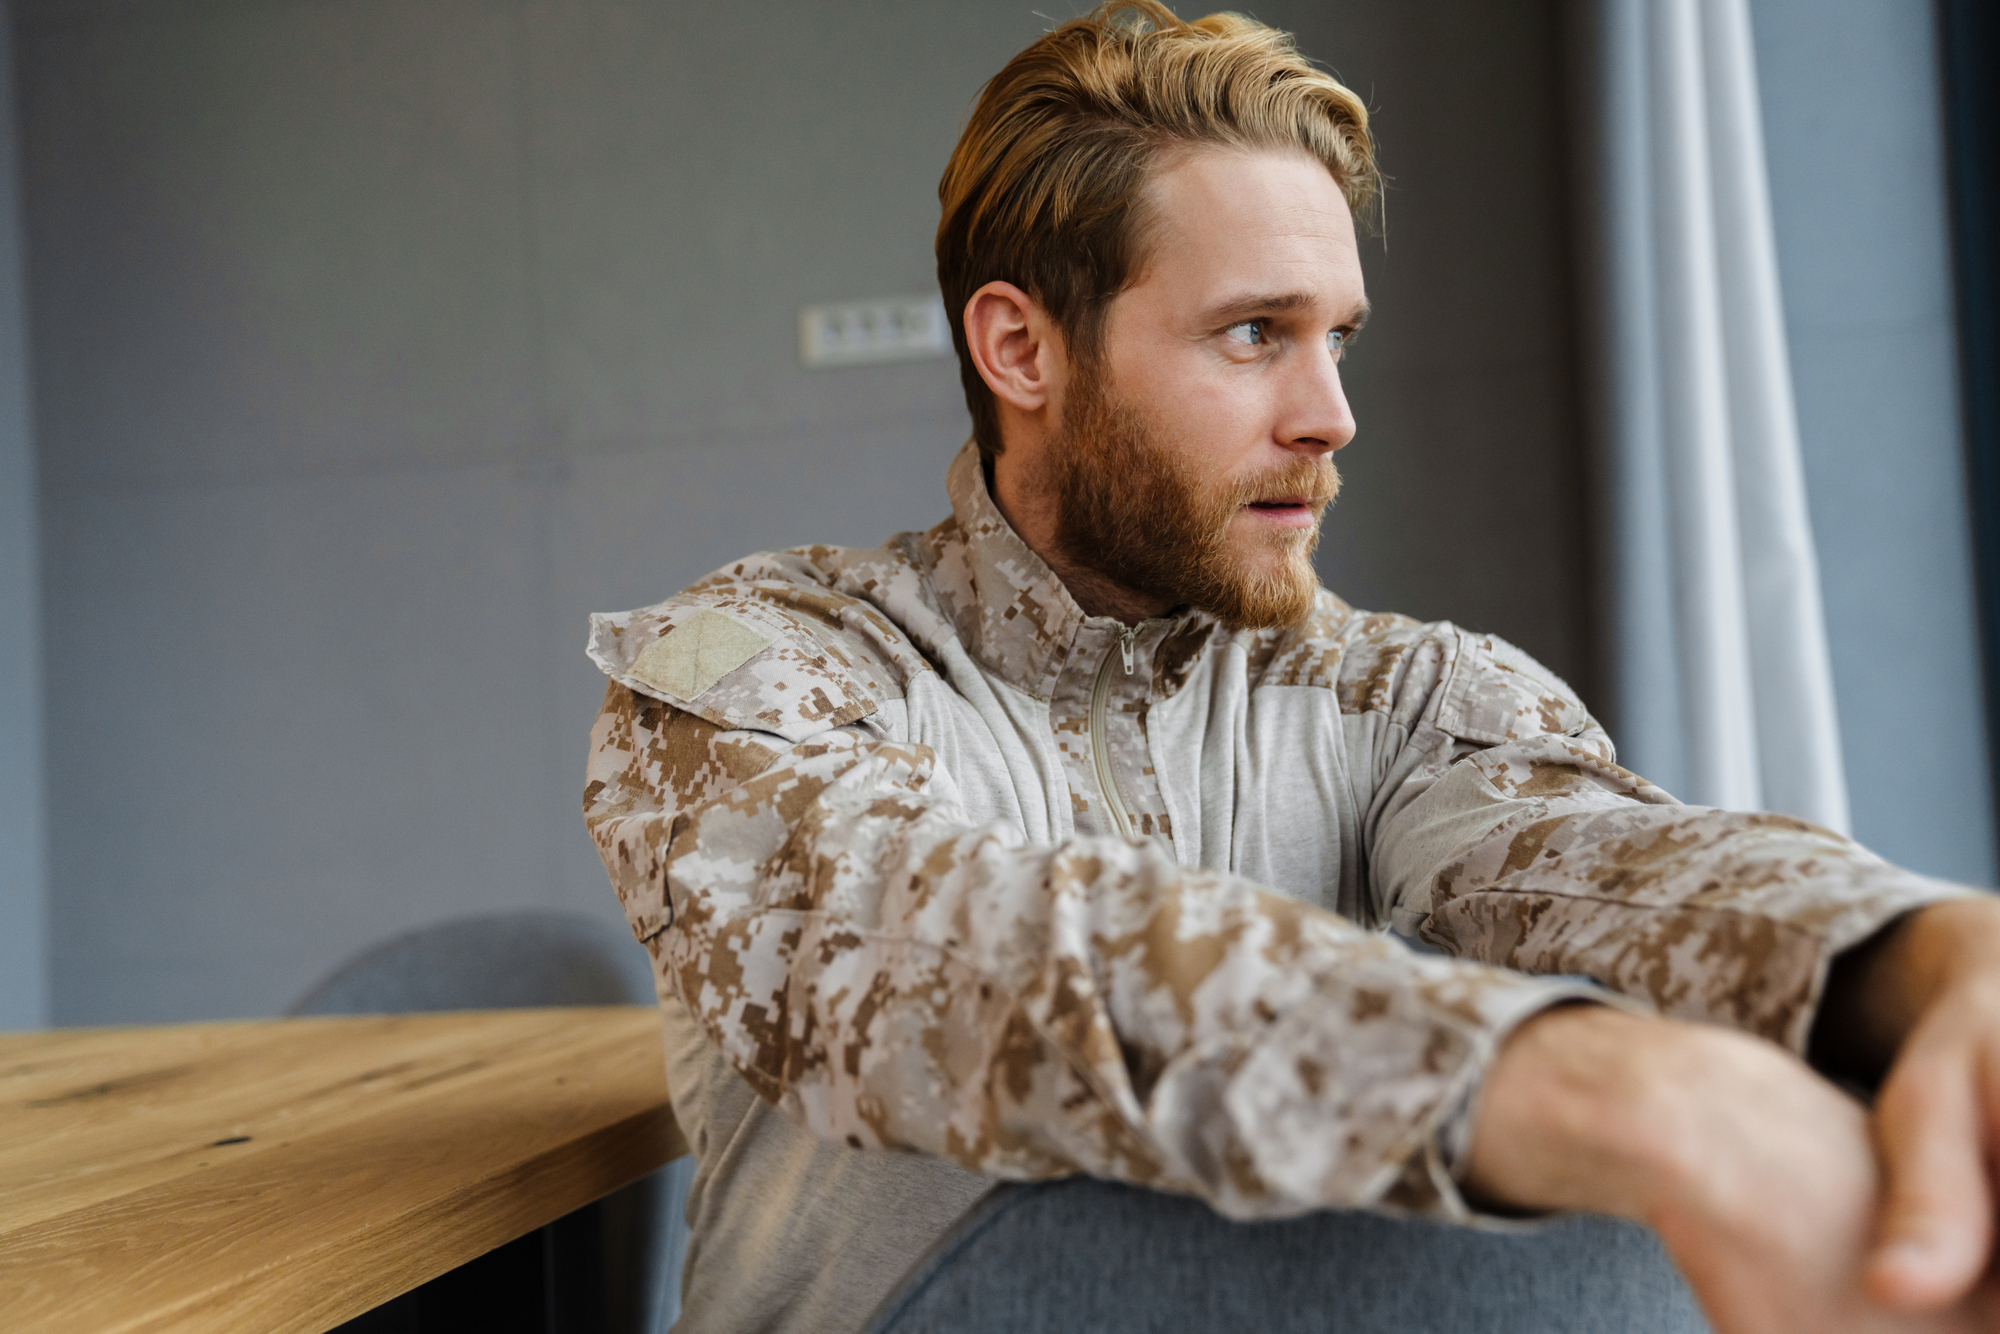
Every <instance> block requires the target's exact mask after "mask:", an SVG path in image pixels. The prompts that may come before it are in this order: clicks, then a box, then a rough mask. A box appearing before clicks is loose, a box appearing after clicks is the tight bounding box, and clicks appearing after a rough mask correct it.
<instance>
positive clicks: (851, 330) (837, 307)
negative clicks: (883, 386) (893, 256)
mask: <svg viewBox="0 0 2000 1334" xmlns="http://www.w3.org/2000/svg"><path fill="white" fill-rule="evenodd" d="M950 355H951V325H950V324H949V323H948V322H947V321H946V320H945V316H944V298H942V297H938V296H888V297H876V298H875V299H873V300H870V301H842V302H838V303H835V304H831V305H824V306H804V307H801V308H800V310H799V363H800V364H801V365H803V366H806V367H808V368H815V369H817V368H830V367H835V366H866V365H873V364H875V363H877V362H883V361H917V360H921V359H923V358H926V357H942V356H950Z"/></svg>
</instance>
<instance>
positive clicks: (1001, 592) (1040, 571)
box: [924, 443, 1210, 699]
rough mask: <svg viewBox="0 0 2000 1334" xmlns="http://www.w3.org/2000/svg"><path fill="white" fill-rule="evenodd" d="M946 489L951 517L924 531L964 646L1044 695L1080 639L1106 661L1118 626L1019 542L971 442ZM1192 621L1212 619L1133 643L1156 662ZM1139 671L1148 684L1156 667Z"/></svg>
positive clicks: (942, 596)
mask: <svg viewBox="0 0 2000 1334" xmlns="http://www.w3.org/2000/svg"><path fill="white" fill-rule="evenodd" d="M946 486H947V487H948V488H949V490H950V492H951V518H949V519H947V520H945V521H944V522H943V523H941V524H939V525H938V526H937V527H935V528H933V529H931V530H930V532H928V533H926V534H925V535H924V536H925V540H926V542H927V543H928V545H929V546H930V549H931V550H930V557H931V560H930V564H931V578H932V581H933V587H935V589H936V590H937V594H938V598H939V600H940V602H941V603H942V604H943V606H942V609H943V611H944V613H945V614H946V615H947V616H949V617H950V618H951V620H952V623H953V624H954V625H955V626H956V627H957V629H958V635H959V638H960V640H961V641H962V642H963V643H964V644H965V646H966V650H967V651H968V652H970V653H971V654H972V656H973V657H974V658H976V659H977V660H978V661H979V662H980V663H981V664H982V665H983V666H984V667H986V669H987V670H988V671H991V672H993V673H994V674H995V675H997V676H999V677H1000V678H1001V679H1002V680H1004V681H1006V682H1007V683H1008V684H1009V685H1012V686H1015V687H1016V688H1018V689H1021V690H1025V691H1027V692H1028V693H1029V694H1031V695H1036V696H1039V697H1041V698H1044V699H1046V698H1048V697H1049V696H1050V695H1051V694H1053V693H1054V690H1055V685H1056V678H1057V677H1059V676H1060V675H1061V674H1062V671H1063V668H1064V666H1065V664H1067V662H1068V661H1069V658H1070V656H1071V654H1072V653H1074V652H1075V651H1076V650H1077V649H1078V647H1079V643H1078V641H1079V638H1083V639H1088V640H1090V641H1092V644H1091V647H1092V650H1093V652H1094V653H1095V654H1098V655H1101V654H1102V652H1103V651H1104V649H1103V646H1102V645H1101V644H1098V643H1097V642H1096V641H1098V640H1100V639H1105V638H1106V637H1107V636H1110V637H1113V638H1115V636H1116V635H1117V633H1118V631H1119V629H1120V627H1119V625H1118V622H1116V621H1114V620H1111V619H1110V618H1108V617H1101V616H1100V617H1088V616H1085V615H1084V612H1083V608H1081V607H1079V606H1078V605H1077V604H1076V599H1075V598H1073V597H1071V596H1070V594H1069V590H1068V589H1067V588H1065V587H1064V586H1063V581H1062V580H1061V579H1060V578H1058V577H1057V575H1056V572H1055V571H1054V570H1052V569H1050V568H1049V564H1048V562H1047V561H1045V560H1043V559H1042V558H1041V557H1040V556H1038V555H1036V554H1035V552H1034V550H1033V548H1031V547H1030V546H1029V545H1028V544H1027V543H1026V542H1024V541H1022V540H1021V535H1020V534H1019V533H1017V532H1015V531H1014V526H1013V525H1012V524H1010V523H1009V522H1007V516H1006V515H1004V514H1002V513H1001V512H1000V507H999V506H998V505H996V504H995V503H994V502H993V496H992V493H991V492H990V491H988V490H987V486H986V470H985V468H983V467H982V466H981V465H980V460H979V450H978V448H977V447H976V446H974V445H972V444H970V443H968V444H967V445H966V446H965V448H963V449H961V450H960V451H959V452H958V457H957V458H955V459H953V460H952V463H951V471H950V472H949V473H948V474H947V476H946ZM1190 620H1196V621H1200V622H1202V623H1204V625H1206V624H1208V623H1209V622H1210V618H1208V617H1205V616H1202V615H1201V614H1200V613H1189V614H1184V615H1182V616H1180V617H1177V618H1175V619H1173V620H1163V621H1148V622H1146V623H1145V625H1144V626H1143V627H1141V628H1140V631H1139V635H1138V639H1137V643H1136V645H1135V649H1136V652H1137V655H1138V657H1139V658H1140V659H1142V660H1150V659H1151V657H1152V651H1153V650H1154V649H1155V648H1156V647H1157V646H1158V645H1159V643H1160V642H1161V640H1162V639H1163V638H1164V637H1166V636H1168V635H1169V634H1170V633H1171V632H1172V631H1174V630H1176V629H1180V630H1183V631H1185V630H1186V629H1188V628H1191V627H1190V626H1189V625H1188V622H1190ZM1201 637H1202V638H1204V639H1205V638H1206V637H1207V636H1206V634H1205V633H1204V634H1203V635H1202V636H1201ZM1107 642H1108V641H1107ZM1142 670H1143V671H1144V672H1145V673H1146V676H1147V678H1148V679H1150V677H1151V670H1152V669H1151V663H1150V661H1146V662H1145V665H1144V667H1143V668H1142Z"/></svg>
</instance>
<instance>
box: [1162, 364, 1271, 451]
mask: <svg viewBox="0 0 2000 1334" xmlns="http://www.w3.org/2000/svg"><path fill="white" fill-rule="evenodd" d="M1232 379H1233V380H1234V382H1232ZM1168 394H1169V398H1168V401H1166V402H1163V403H1161V404H1160V409H1161V411H1160V413H1159V417H1160V419H1161V420H1163V421H1164V422H1166V423H1168V425H1169V427H1170V429H1171V431H1172V435H1173V439H1174V442H1175V443H1176V444H1178V445H1180V446H1182V447H1183V448H1184V449H1185V450H1186V451H1187V452H1188V453H1189V454H1191V455H1193V456H1194V457H1196V458H1199V459H1200V460H1201V463H1202V471H1203V472H1204V473H1206V474H1208V475H1210V476H1235V475H1237V474H1239V473H1241V472H1243V471H1245V470H1246V469H1249V468H1252V467H1254V466H1256V464H1257V461H1258V453H1259V449H1260V447H1261V446H1262V445H1263V444H1264V443H1265V442H1266V441H1268V440H1269V439H1270V438H1271V424H1270V421H1269V419H1268V417H1267V414H1266V413H1265V411H1264V406H1263V403H1262V396H1261V395H1259V394H1257V393H1256V392H1255V389H1254V385H1252V384H1251V382H1250V377H1248V376H1240V377H1222V378H1220V379H1219V380H1209V381H1190V382H1183V383H1182V384H1180V385H1177V386H1175V387H1174V388H1173V389H1171V390H1169V391H1168Z"/></svg>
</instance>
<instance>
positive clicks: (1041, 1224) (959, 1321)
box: [868, 1177, 1708, 1334]
mask: <svg viewBox="0 0 2000 1334" xmlns="http://www.w3.org/2000/svg"><path fill="white" fill-rule="evenodd" d="M1245 1329H1254V1330H1257V1331H1259V1334H1307V1332H1308V1331H1311V1332H1312V1334H1708V1324H1707V1322H1706V1321H1705V1320H1704V1319H1703V1318H1702V1314H1701V1311H1700V1309H1699V1307H1697V1306H1696V1304H1695V1301H1694V1296H1693V1294H1692V1293H1691V1292H1689V1291H1688V1288H1687V1285H1686V1284H1685V1283H1684V1282H1682V1280H1681V1277H1680V1274H1679V1273H1678V1272H1677V1271H1676V1270H1675V1269H1674V1267H1673V1265H1672V1264H1671V1263H1670V1262H1669V1261H1668V1259H1667V1257H1666V1253H1665V1252H1664V1251H1663V1250H1662V1249H1661V1248H1660V1244H1659V1242H1658V1240H1656V1239H1655V1238H1654V1237H1653V1235H1652V1234H1651V1233H1650V1232H1647V1231H1646V1230H1645V1229H1643V1228H1640V1227H1637V1226H1635V1225H1633V1224H1630V1223H1625V1222H1622V1221H1619V1220H1616V1219H1609V1218H1597V1217H1572V1218H1564V1219H1559V1220H1555V1221H1552V1222H1550V1223H1547V1224H1545V1225H1542V1226H1540V1227H1538V1228H1535V1229H1534V1230H1532V1231H1523V1232H1518V1233H1499V1232H1488V1231H1475V1230H1473V1229H1471V1228H1463V1227H1452V1226H1447V1225H1444V1224H1438V1223H1428V1222H1417V1221H1412V1220H1404V1219H1393V1218H1386V1217H1382V1216H1380V1215H1376V1214H1364V1213H1318V1214H1308V1215H1306V1216H1304V1217H1302V1218H1295V1219H1291V1220H1289V1221H1286V1222H1280V1223H1232V1222H1230V1221H1228V1220H1227V1219H1224V1218H1222V1217H1220V1216H1219V1215H1217V1214H1215V1213H1214V1212H1212V1211H1211V1210H1210V1209H1209V1208H1208V1206H1207V1205H1205V1204H1202V1203H1200V1202H1199V1201H1197V1200H1190V1199H1185V1198H1181V1197H1177V1196H1172V1195H1162V1194H1159V1193H1157V1192H1154V1191H1148V1190H1140V1189H1137V1188H1135V1187H1131V1186H1120V1185H1113V1184H1111V1183H1109V1182H1104V1181H1093V1180H1091V1179H1089V1178H1087V1177H1076V1178H1072V1179H1070V1180H1067V1181H1059V1182H1054V1183H1050V1184H1047V1185H1039V1186H1003V1187H1001V1188H1000V1189H998V1190H996V1191H994V1192H993V1193H992V1194H991V1195H989V1196H987V1197H986V1198H985V1199H984V1200H982V1201H981V1202H980V1203H979V1204H978V1205H977V1206H975V1207H974V1208H973V1209H972V1211H971V1212H970V1213H968V1214H967V1215H966V1216H965V1218H964V1219H963V1220H961V1221H960V1223H959V1224H958V1226H957V1227H955V1228H954V1229H953V1230H952V1231H951V1232H950V1233H949V1234H948V1235H947V1236H946V1237H945V1238H944V1239H943V1240H942V1241H940V1242H939V1243H938V1244H937V1245H936V1246H935V1247H933V1248H932V1249H931V1252H930V1254H929V1255H928V1256H927V1257H926V1258H925V1259H924V1260H923V1261H921V1262H920V1263H918V1264H917V1265H916V1266H915V1267H914V1268H912V1269H911V1271H910V1273H909V1274H908V1275H907V1276H906V1277H905V1279H904V1280H903V1283H902V1285H901V1286H900V1287H899V1288H898V1290H897V1291H896V1292H895V1293H894V1294H893V1295H891V1296H890V1298H889V1299H888V1301H887V1302H885V1303H884V1304H883V1306H882V1307H881V1309H880V1310H879V1311H878V1312H877V1314H876V1316H875V1317H874V1319H873V1320H872V1321H871V1322H870V1324H869V1325H868V1334H1000V1331H1006V1334H1056V1331H1071V1330H1089V1331H1092V1334H1141V1331H1144V1332H1145V1334H1154V1332H1155V1331H1157V1332H1158V1334H1167V1331H1172V1332H1173V1334H1203V1332H1204V1331H1217V1334H1222V1332H1224V1331H1229V1332H1233V1331H1236V1330H1245Z"/></svg>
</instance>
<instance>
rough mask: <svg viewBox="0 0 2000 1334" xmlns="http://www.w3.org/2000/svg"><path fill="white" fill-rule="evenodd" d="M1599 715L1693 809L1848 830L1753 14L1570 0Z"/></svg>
mask: <svg viewBox="0 0 2000 1334" xmlns="http://www.w3.org/2000/svg"><path fill="white" fill-rule="evenodd" d="M1569 20H1570V38H1571V56H1572V63H1573V69H1574V72H1575V79H1576V82H1577V85H1578V86H1577V93H1578V96H1577V99H1576V103H1575V111H1576V115H1577V120H1578V126H1577V128H1578V130H1579V131H1580V133H1579V134H1578V145H1579V149H1580V156H1579V161H1578V164H1577V165H1578V168H1579V170H1578V172H1577V179H1578V187H1579V204H1580V209H1579V214H1580V221H1581V231H1582V239H1583V241H1584V242H1585V244H1584V246H1583V248H1582V254H1583V256H1584V269H1585V272H1584V273H1583V275H1582V276H1583V283H1582V292H1583V296H1584V302H1585V307H1586V308H1585V311H1584V316H1585V318H1584V321H1583V327H1584V330H1585V344H1586V349H1587V352H1588V355H1587V357H1586V362H1587V366H1586V374H1587V380H1588V382H1589V384H1588V388H1589V394H1588V397H1589V399H1590V405H1591V408H1592V411H1591V414H1590V415H1591V417H1592V418H1593V421H1592V427H1593V434H1594V436H1595V446H1596V451H1597V457H1598V462H1599V467H1600V478H1599V481H1600V486H1599V488H1598V497H1599V502H1600V515H1599V523H1600V534H1599V554H1600V559H1601V562H1602V570H1601V576H1602V578H1601V586H1602V608H1601V609H1602V612H1603V615H1602V617H1601V626H1602V631H1603V634H1604V636H1605V638H1606V641H1607V642H1606V644H1605V646H1604V647H1605V649H1606V650H1607V652H1606V658H1607V661H1606V662H1605V664H1604V666H1605V669H1606V670H1605V679H1606V681H1607V682H1608V683H1609V686H1610V699H1609V700H1608V701H1607V703H1608V708H1607V709H1606V713H1607V715H1608V716H1609V718H1610V720H1611V723H1612V727H1613V732H1614V739H1615V740H1616V741H1617V742H1618V744H1619V751H1620V758H1621V760H1623V762H1624V763H1626V764H1627V765H1629V766H1630V767H1632V768H1633V769H1636V770H1637V771H1639V772H1640V773H1643V774H1645V775H1647V776H1648V777H1649V778H1652V779H1654V780H1655V781H1656V782H1659V783H1661V784H1662V785H1663V786H1666V787H1667V788H1668V789H1669V790H1671V791H1673V792H1674V793H1675V795H1677V796H1679V797H1681V798H1682V799H1683V800H1686V801H1690V802H1696V803H1699V804H1703V805H1714V806H1727V807H1733V808H1738V809H1747V810H1772V811H1780V812H1783V813H1786V814H1790V815H1796V816H1800V817H1802V818H1804V819H1808V820H1812V821H1814V822H1815V823H1818V824H1821V825H1825V826H1827V827H1829V828H1832V829H1837V830H1840V831H1842V832H1846V831H1847V829H1848V827H1849V826H1848V805H1847V783H1846V778H1845V774H1844V771H1843V769H1842V765H1841V754H1840V736H1839V728H1838V719H1837V716H1836V712H1835V703H1834V692H1833V673H1832V666H1831V663H1830V660H1829V657H1828V653H1827V643H1826V625H1825V618H1824V615H1823V613H1822V610H1821V605H1820V587H1819V564H1818V558H1817V556H1816V554H1815V548H1814V545H1813V534H1812V526H1811V523H1810V520H1809V516H1808V512H1807V505H1806V493H1805V479H1804V474H1803V469H1802V466H1801V463H1800V458H1799V438H1798V424H1797V419H1796V413H1795V409H1794V404H1793V398H1792V383H1791V369H1790V360H1789V357H1788V354H1787V350H1786V346H1785V329H1784V315H1783V308H1782V306H1781V304H1780V298H1779V285H1778V268H1777V255H1776V249H1775V244H1774V241H1773V236H1772V228H1771V215H1770V190H1769V184H1768V179H1767V176H1766V172H1765V164H1764V151H1763V129H1762V123H1761V117H1760V115H1759V110H1758V101H1757V73H1756V64H1755V58H1754V50H1753V46H1752V38H1751V29H1750V16H1749V12H1748V8H1747V0H1575V3H1574V4H1573V6H1572V8H1571V10H1570V14H1569Z"/></svg>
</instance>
